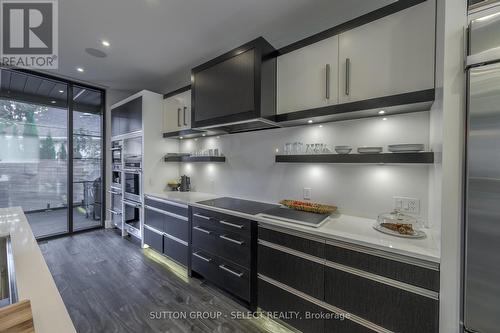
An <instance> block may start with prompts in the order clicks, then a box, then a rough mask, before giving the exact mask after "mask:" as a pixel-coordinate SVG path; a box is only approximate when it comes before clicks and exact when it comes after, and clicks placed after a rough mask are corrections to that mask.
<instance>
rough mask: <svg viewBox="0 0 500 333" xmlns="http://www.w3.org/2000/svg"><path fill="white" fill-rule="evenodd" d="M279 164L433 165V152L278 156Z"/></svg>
mask: <svg viewBox="0 0 500 333" xmlns="http://www.w3.org/2000/svg"><path fill="white" fill-rule="evenodd" d="M276 162H277V163H365V164H379V163H391V164H433V163H434V153H433V152H421V153H379V154H317V155H314V154H311V155H276Z"/></svg>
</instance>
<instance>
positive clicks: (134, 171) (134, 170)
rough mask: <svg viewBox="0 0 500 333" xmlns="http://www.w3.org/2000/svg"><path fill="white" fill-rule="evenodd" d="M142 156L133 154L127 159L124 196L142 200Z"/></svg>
mask: <svg viewBox="0 0 500 333" xmlns="http://www.w3.org/2000/svg"><path fill="white" fill-rule="evenodd" d="M141 166H142V157H141V156H131V157H128V158H126V159H125V166H124V168H123V178H124V179H122V181H123V183H124V186H123V188H124V191H125V192H124V198H125V199H127V200H131V201H135V202H141V193H142V168H141Z"/></svg>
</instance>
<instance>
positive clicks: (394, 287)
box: [257, 224, 439, 333]
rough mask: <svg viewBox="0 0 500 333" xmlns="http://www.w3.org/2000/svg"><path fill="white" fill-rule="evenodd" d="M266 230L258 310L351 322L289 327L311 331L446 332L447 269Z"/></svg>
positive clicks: (261, 239)
mask: <svg viewBox="0 0 500 333" xmlns="http://www.w3.org/2000/svg"><path fill="white" fill-rule="evenodd" d="M258 229H259V230H258V235H259V238H258V266H257V267H258V287H259V289H258V301H257V304H258V306H259V307H260V308H262V309H263V310H264V311H299V312H301V313H304V312H309V313H311V312H321V313H331V312H335V313H338V314H339V315H344V317H345V318H344V319H343V320H339V319H331V318H329V319H326V318H327V317H328V316H327V317H326V318H325V317H321V318H322V320H323V321H322V322H321V325H322V326H321V328H319V327H315V328H311V325H312V326H314V325H316V324H317V323H310V324H307V323H304V322H303V321H300V320H294V319H293V318H291V319H290V318H289V319H287V320H285V322H287V323H289V324H290V325H292V326H294V327H296V328H298V329H300V330H303V331H304V332H309V331H311V330H312V331H313V332H323V331H324V332H360V333H361V332H363V333H364V332H372V331H381V330H384V329H385V330H390V331H392V332H438V329H439V264H437V263H431V262H427V261H424V260H420V259H417V258H411V257H407V256H403V255H399V254H395V253H390V252H386V251H382V250H377V249H373V248H367V247H364V246H361V245H356V244H351V243H348V242H341V241H337V240H333V239H326V238H323V237H319V236H314V235H308V234H304V233H302V232H297V231H291V230H287V229H283V228H278V227H274V226H267V225H265V224H263V225H259V227H258ZM415 309H418V310H417V311H416V310H415ZM346 314H347V315H346Z"/></svg>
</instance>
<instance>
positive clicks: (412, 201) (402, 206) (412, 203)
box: [394, 197, 420, 215]
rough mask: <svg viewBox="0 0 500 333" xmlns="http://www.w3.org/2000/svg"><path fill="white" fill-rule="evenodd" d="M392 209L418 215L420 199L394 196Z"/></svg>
mask: <svg viewBox="0 0 500 333" xmlns="http://www.w3.org/2000/svg"><path fill="white" fill-rule="evenodd" d="M394 209H397V210H399V211H400V212H402V213H408V214H415V215H418V214H420V199H416V198H405V197H394Z"/></svg>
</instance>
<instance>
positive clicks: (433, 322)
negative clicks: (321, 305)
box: [325, 267, 439, 333]
mask: <svg viewBox="0 0 500 333" xmlns="http://www.w3.org/2000/svg"><path fill="white" fill-rule="evenodd" d="M325 301H326V303H328V304H332V305H334V306H336V307H338V308H340V309H342V310H344V311H347V312H349V313H352V314H354V315H356V316H358V317H361V318H364V319H366V320H368V321H370V322H372V323H374V324H376V325H379V326H380V327H384V328H386V329H388V330H390V331H392V332H407V333H412V332H415V333H417V332H428V333H432V332H438V331H439V322H438V319H439V301H438V300H435V299H432V298H429V297H426V296H422V295H418V294H416V293H414V292H411V291H408V290H405V289H404V287H395V286H392V285H388V284H385V283H381V282H378V281H374V280H373V279H369V278H365V277H363V276H360V275H357V274H351V273H348V272H345V271H342V270H338V269H335V268H331V267H328V268H327V269H326V275H325Z"/></svg>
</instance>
